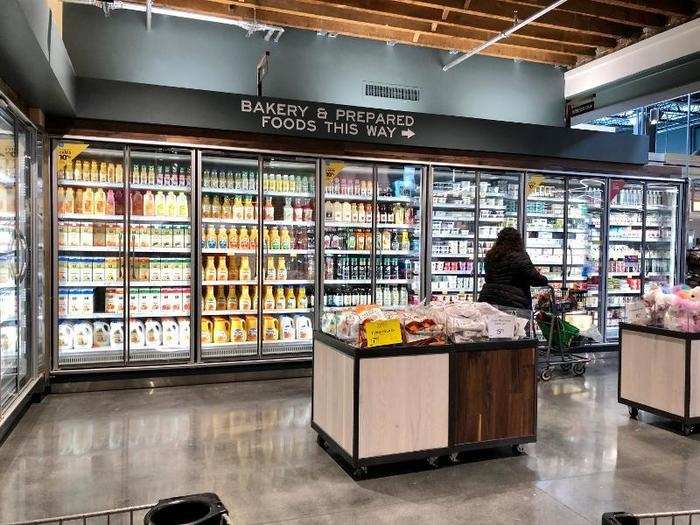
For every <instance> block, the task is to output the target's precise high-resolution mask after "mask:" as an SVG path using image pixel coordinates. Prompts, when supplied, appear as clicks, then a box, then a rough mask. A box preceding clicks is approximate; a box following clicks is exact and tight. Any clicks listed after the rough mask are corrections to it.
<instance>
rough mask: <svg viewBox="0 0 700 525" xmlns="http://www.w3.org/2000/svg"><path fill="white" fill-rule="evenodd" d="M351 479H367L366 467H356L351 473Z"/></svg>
mask: <svg viewBox="0 0 700 525" xmlns="http://www.w3.org/2000/svg"><path fill="white" fill-rule="evenodd" d="M352 477H353V478H355V479H364V478H366V477H367V467H358V468H356V469H355V470H354V471H353V473H352Z"/></svg>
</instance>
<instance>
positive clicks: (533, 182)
mask: <svg viewBox="0 0 700 525" xmlns="http://www.w3.org/2000/svg"><path fill="white" fill-rule="evenodd" d="M543 182H544V177H543V176H542V175H533V176H531V177H530V178H529V179H528V180H527V195H530V193H532V192H533V191H535V190H536V189H537V188H539V187H540V186H541V185H542V183H543Z"/></svg>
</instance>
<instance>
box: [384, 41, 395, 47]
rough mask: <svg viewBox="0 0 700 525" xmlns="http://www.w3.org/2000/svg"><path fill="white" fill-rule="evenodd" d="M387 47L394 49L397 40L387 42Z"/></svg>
mask: <svg viewBox="0 0 700 525" xmlns="http://www.w3.org/2000/svg"><path fill="white" fill-rule="evenodd" d="M386 45H387V46H389V47H394V46H395V45H396V40H387V41H386Z"/></svg>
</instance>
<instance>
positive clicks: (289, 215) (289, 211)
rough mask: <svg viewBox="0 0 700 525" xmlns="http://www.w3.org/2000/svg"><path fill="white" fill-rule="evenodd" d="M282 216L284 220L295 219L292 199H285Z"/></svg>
mask: <svg viewBox="0 0 700 525" xmlns="http://www.w3.org/2000/svg"><path fill="white" fill-rule="evenodd" d="M282 217H283V220H284V221H289V222H291V221H293V220H294V208H292V199H289V198H287V199H285V200H284V208H282Z"/></svg>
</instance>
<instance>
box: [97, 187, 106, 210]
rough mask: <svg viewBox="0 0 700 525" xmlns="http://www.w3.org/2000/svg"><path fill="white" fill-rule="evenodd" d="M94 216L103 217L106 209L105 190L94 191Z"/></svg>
mask: <svg viewBox="0 0 700 525" xmlns="http://www.w3.org/2000/svg"><path fill="white" fill-rule="evenodd" d="M94 198H95V214H96V215H104V214H105V213H107V212H106V209H107V195H106V194H105V190H103V189H102V188H97V190H96V191H95V197H94Z"/></svg>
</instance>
